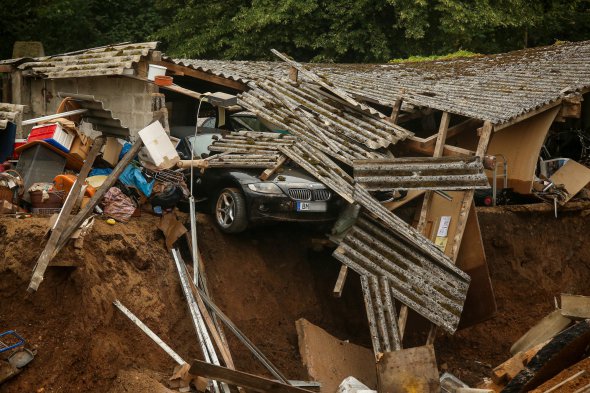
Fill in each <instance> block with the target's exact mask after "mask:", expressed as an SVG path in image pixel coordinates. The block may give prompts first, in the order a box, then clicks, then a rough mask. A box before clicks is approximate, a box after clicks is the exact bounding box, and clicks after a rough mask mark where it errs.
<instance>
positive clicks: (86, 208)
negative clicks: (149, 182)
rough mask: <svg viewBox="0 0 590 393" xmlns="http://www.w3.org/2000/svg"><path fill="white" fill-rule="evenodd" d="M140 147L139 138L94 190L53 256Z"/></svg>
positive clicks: (141, 143)
mask: <svg viewBox="0 0 590 393" xmlns="http://www.w3.org/2000/svg"><path fill="white" fill-rule="evenodd" d="M142 147H143V141H142V140H141V138H137V140H136V141H135V143H134V144H133V146H132V147H131V149H130V150H129V151H128V152H127V153H126V154H125V155H124V156H123V158H122V159H121V161H119V163H118V164H117V166H116V167H115V169H114V170H113V172H111V174H110V175H108V177H107V178H106V179H105V181H104V182H103V183H102V185H101V186H100V188H99V189H98V190H96V193H95V194H94V196H93V197H92V198H91V199H90V201H89V202H88V204H87V205H86V206H84V209H82V210H80V212H79V213H78V214H77V215H76V217H74V219H73V221H72V224H71V225H69V226H68V228H67V229H66V230H65V231H64V234H63V235H62V236H61V238H60V239H59V243H58V246H57V249H56V250H55V254H57V253H58V252H59V251H60V250H61V249H62V248H63V246H65V245H66V243H67V242H68V240H69V239H70V236H72V233H74V232H75V231H76V229H78V227H79V226H80V224H82V222H84V220H85V219H86V217H87V216H88V214H90V213H91V212H92V210H94V207H95V206H96V205H98V202H99V201H100V200H101V199H102V197H104V195H105V194H106V193H107V191H108V190H109V188H111V187H112V186H113V185H114V184H115V182H116V181H117V179H118V178H119V176H120V175H121V173H123V171H124V170H125V168H127V165H128V164H129V163H130V162H131V160H133V157H135V156H136V155H137V153H138V152H139V150H140V149H141V148H142Z"/></svg>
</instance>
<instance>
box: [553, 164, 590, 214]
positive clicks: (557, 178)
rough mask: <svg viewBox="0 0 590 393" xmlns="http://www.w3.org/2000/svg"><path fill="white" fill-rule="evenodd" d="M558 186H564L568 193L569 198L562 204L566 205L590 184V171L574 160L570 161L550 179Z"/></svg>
mask: <svg viewBox="0 0 590 393" xmlns="http://www.w3.org/2000/svg"><path fill="white" fill-rule="evenodd" d="M549 180H551V181H552V182H553V183H555V184H556V185H563V186H564V188H565V190H566V191H567V197H566V199H565V200H564V201H560V204H566V203H567V202H568V201H569V200H570V199H572V198H573V197H574V196H575V195H576V194H577V193H578V192H580V191H581V190H582V188H584V187H585V186H586V185H587V184H588V183H590V169H589V168H588V167H586V166H584V165H582V164H579V163H577V162H576V161H574V160H569V161H568V162H566V163H565V164H564V165H563V166H562V167H561V168H559V169H558V170H557V171H555V173H554V174H553V175H551V177H549Z"/></svg>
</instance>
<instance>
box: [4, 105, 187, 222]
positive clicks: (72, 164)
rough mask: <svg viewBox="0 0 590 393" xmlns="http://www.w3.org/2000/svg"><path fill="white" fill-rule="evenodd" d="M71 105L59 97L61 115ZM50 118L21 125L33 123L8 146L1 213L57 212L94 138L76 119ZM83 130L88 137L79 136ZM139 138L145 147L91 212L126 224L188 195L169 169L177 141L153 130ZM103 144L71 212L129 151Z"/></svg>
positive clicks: (122, 144) (119, 144) (113, 142)
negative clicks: (165, 148)
mask: <svg viewBox="0 0 590 393" xmlns="http://www.w3.org/2000/svg"><path fill="white" fill-rule="evenodd" d="M72 106H74V107H75V106H76V104H75V100H72V99H70V98H65V99H64V100H63V102H62V104H61V105H60V109H61V110H62V112H63V111H64V110H65V108H67V107H72ZM62 112H59V111H58V113H57V115H60V114H62V115H63V113H62ZM50 117H52V119H49V120H44V119H32V120H29V121H27V124H35V125H34V126H33V127H32V129H31V131H30V133H29V135H28V137H27V139H26V140H24V141H13V142H12V143H13V144H14V149H13V151H14V153H13V152H12V151H11V152H10V153H9V154H10V156H9V157H5V158H8V159H7V160H6V161H4V164H3V167H2V168H3V170H2V172H0V187H1V188H0V199H1V202H0V203H2V212H3V213H5V214H16V215H18V216H22V217H25V216H26V215H27V214H29V213H32V214H47V215H51V214H56V213H60V211H61V209H62V207H63V205H64V203H65V200H66V196H67V195H68V194H69V193H70V190H71V189H72V186H73V185H74V183H75V182H76V180H77V179H78V176H79V173H80V170H81V169H82V165H83V163H84V162H85V161H86V160H87V158H88V154H89V153H90V149H91V146H92V145H93V143H94V142H95V138H96V137H97V136H96V135H94V136H93V135H92V133H94V134H96V131H93V130H92V128H91V127H85V126H88V123H86V124H84V121H83V117H82V116H81V114H80V113H79V112H76V114H74V115H71V114H69V115H68V114H67V113H66V114H65V117H57V116H50ZM157 124H159V123H157ZM84 128H86V129H87V130H88V129H90V132H84V131H83V129H84ZM98 137H99V138H104V137H102V136H98ZM139 137H140V138H144V139H145V140H146V141H149V142H148V143H146V146H145V147H144V148H143V149H142V150H141V151H140V152H139V153H138V154H137V155H136V156H135V157H130V159H129V160H127V161H128V163H126V165H125V166H124V168H123V170H122V172H121V173H120V175H119V176H118V178H117V179H116V182H115V184H114V185H112V186H110V187H108V190H106V192H105V195H104V198H103V199H102V200H101V201H100V203H99V204H98V205H97V206H96V207H95V208H94V210H95V213H98V214H103V215H104V216H106V217H108V218H113V219H115V220H116V221H119V222H127V221H129V219H130V218H131V217H134V216H135V217H136V216H139V215H141V213H142V212H144V213H150V214H158V215H161V214H162V213H163V212H165V211H170V210H171V209H173V208H174V207H175V206H176V204H177V203H178V202H179V200H180V199H181V198H182V197H187V196H188V188H187V186H186V184H185V182H184V177H183V176H182V173H181V172H180V170H179V169H174V164H175V162H176V160H178V156H177V155H176V151H175V149H174V148H175V146H174V145H173V143H174V142H177V140H176V141H175V140H174V139H172V140H171V139H170V138H169V137H168V135H167V134H166V133H165V131H164V129H163V128H161V127H159V128H158V127H157V125H154V126H153V127H152V128H151V129H146V130H145V132H143V133H140V134H139ZM104 139H105V142H104V145H103V147H102V149H101V151H100V152H99V154H98V155H97V157H96V159H95V160H94V162H93V164H92V169H91V170H90V172H89V173H88V176H87V177H85V178H84V179H81V181H82V183H83V184H81V187H80V190H79V192H78V194H77V196H76V198H75V201H74V203H73V208H72V211H73V212H77V211H78V210H79V209H81V208H84V207H85V206H86V205H87V204H88V202H89V201H90V200H91V198H92V197H93V196H94V195H95V193H96V191H97V190H99V189H101V187H103V184H104V182H105V180H106V179H107V178H108V177H109V175H111V174H112V173H113V170H114V168H115V167H116V166H117V164H119V162H120V161H121V159H122V158H123V157H124V156H125V154H126V153H127V152H128V151H129V150H130V149H131V146H132V145H131V143H130V142H128V141H126V140H123V139H119V138H116V137H106V138H104ZM166 142H167V146H166V147H167V150H166V151H164V152H162V150H161V149H155V147H154V146H156V145H157V146H158V147H159V148H161V146H164V143H166ZM152 154H153V156H152ZM154 156H155V157H154Z"/></svg>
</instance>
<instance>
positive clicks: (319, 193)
mask: <svg viewBox="0 0 590 393" xmlns="http://www.w3.org/2000/svg"><path fill="white" fill-rule="evenodd" d="M331 196H332V193H331V192H330V190H315V191H314V192H313V200H314V201H327V200H328V199H330V197H331Z"/></svg>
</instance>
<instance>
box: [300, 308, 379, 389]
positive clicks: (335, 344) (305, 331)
mask: <svg viewBox="0 0 590 393" xmlns="http://www.w3.org/2000/svg"><path fill="white" fill-rule="evenodd" d="M295 326H296V327H297V337H298V340H299V353H300V354H301V359H302V360H303V364H304V365H305V367H306V368H307V372H308V374H309V376H310V377H311V378H312V379H314V380H316V381H319V382H321V388H320V392H322V393H324V392H326V393H330V392H334V391H336V389H337V388H338V384H340V382H342V380H343V379H344V378H346V377H347V376H350V375H354V376H355V378H358V379H359V380H361V381H363V383H364V384H366V385H368V386H370V388H372V389H375V388H376V387H377V376H376V372H375V357H374V355H373V353H372V351H371V350H369V349H367V348H363V347H361V346H359V345H355V344H352V343H349V342H347V341H342V340H339V339H337V338H336V337H333V336H332V335H330V334H329V333H328V332H326V331H325V330H323V329H321V328H320V327H318V326H315V325H313V324H312V323H311V322H309V321H307V320H305V319H298V320H297V321H296V322H295ZM370 388H366V389H370Z"/></svg>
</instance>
